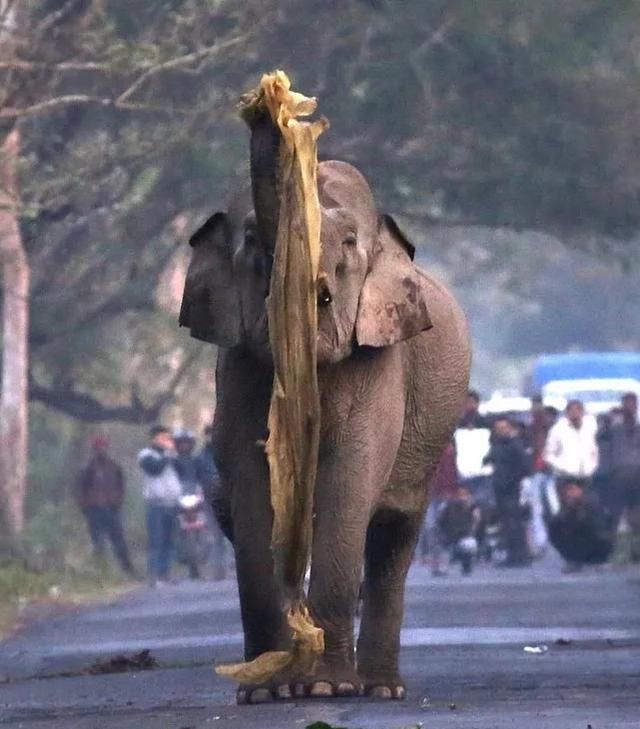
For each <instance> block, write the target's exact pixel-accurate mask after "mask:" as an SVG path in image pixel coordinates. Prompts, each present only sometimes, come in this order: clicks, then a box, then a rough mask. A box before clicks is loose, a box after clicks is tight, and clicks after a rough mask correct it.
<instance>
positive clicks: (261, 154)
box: [249, 109, 282, 255]
mask: <svg viewBox="0 0 640 729" xmlns="http://www.w3.org/2000/svg"><path fill="white" fill-rule="evenodd" d="M249 128H250V130H251V141H250V155H251V191H252V194H253V205H254V210H255V213H256V223H257V226H258V234H259V236H260V240H261V241H262V243H263V245H264V246H265V248H266V250H267V252H268V253H269V255H273V253H274V251H275V247H276V236H277V233H278V216H279V211H280V194H279V190H278V183H277V179H278V165H279V158H280V144H281V141H282V137H281V134H280V130H279V129H278V127H277V126H276V124H274V123H273V121H272V119H271V116H270V114H269V112H268V111H267V110H266V109H265V110H261V111H260V112H258V113H256V114H255V115H254V116H253V118H252V119H251V121H250V122H249Z"/></svg>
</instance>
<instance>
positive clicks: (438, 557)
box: [420, 442, 459, 577]
mask: <svg viewBox="0 0 640 729" xmlns="http://www.w3.org/2000/svg"><path fill="white" fill-rule="evenodd" d="M428 488H429V506H428V508H427V513H426V514H425V518H424V526H423V529H422V534H421V535H420V556H421V561H422V564H424V565H428V566H429V567H430V568H431V574H432V575H433V576H434V577H439V576H441V575H445V574H446V552H447V550H446V548H445V546H444V544H443V539H442V535H441V534H440V530H439V527H438V517H439V516H440V514H441V512H442V511H443V509H444V508H445V507H446V505H447V504H448V503H449V501H450V500H452V499H455V498H456V497H457V496H458V492H459V485H458V470H457V468H456V452H455V447H454V444H453V442H451V443H449V445H448V446H447V447H446V449H445V451H444V453H443V454H442V456H441V457H440V462H439V463H438V468H437V469H436V472H435V474H434V476H433V477H432V479H431V481H430V482H429V485H428Z"/></svg>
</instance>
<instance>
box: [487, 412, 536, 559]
mask: <svg viewBox="0 0 640 729" xmlns="http://www.w3.org/2000/svg"><path fill="white" fill-rule="evenodd" d="M484 460H485V462H486V463H491V464H492V465H493V489H494V492H495V498H496V509H497V511H498V516H499V519H500V533H501V536H502V541H503V545H504V549H505V551H506V557H505V560H504V561H503V562H501V563H499V564H498V565H497V566H500V567H526V566H528V565H530V564H531V555H530V554H529V548H528V546H527V538H526V530H525V525H524V520H523V517H522V510H521V507H520V483H521V482H522V479H523V478H524V477H525V476H526V475H527V474H528V472H529V463H528V458H527V454H526V452H525V449H524V446H523V444H522V443H521V442H520V438H518V437H517V433H516V428H515V427H514V425H513V423H512V422H511V421H510V420H509V418H507V417H505V416H499V417H498V418H497V419H496V421H495V423H494V424H493V438H492V443H491V449H490V450H489V453H487V455H486V456H485V459H484Z"/></svg>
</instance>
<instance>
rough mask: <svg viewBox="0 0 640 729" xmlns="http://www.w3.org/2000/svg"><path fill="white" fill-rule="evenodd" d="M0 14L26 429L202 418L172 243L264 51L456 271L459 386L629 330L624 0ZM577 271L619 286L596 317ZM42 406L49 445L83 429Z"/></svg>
mask: <svg viewBox="0 0 640 729" xmlns="http://www.w3.org/2000/svg"><path fill="white" fill-rule="evenodd" d="M0 20H1V22H0V26H1V29H2V42H3V49H4V51H3V54H4V55H2V56H1V57H0V125H1V129H0V131H1V132H2V138H3V139H4V138H6V136H7V134H8V133H9V132H10V131H11V130H12V129H14V128H17V129H18V130H19V132H20V135H21V140H22V142H21V149H20V156H19V161H18V173H19V190H18V192H19V194H18V198H19V200H20V207H19V209H18V210H17V214H18V218H19V225H20V233H21V236H22V241H23V245H24V248H25V251H26V254H27V257H28V262H29V264H30V266H31V272H32V289H31V302H30V323H29V347H30V354H31V356H30V367H29V380H30V387H29V393H30V397H31V399H32V401H38V402H39V403H43V404H46V406H47V408H49V412H48V413H47V414H46V415H45V412H47V411H45V410H43V409H42V408H40V407H37V408H34V409H33V412H34V413H36V414H37V418H36V421H34V422H32V428H34V429H36V430H37V432H38V436H39V438H41V439H42V438H44V439H45V440H47V438H48V436H46V434H44V432H43V428H44V426H45V424H48V423H52V422H53V420H52V417H53V416H52V415H51V411H52V410H54V411H55V412H58V413H65V414H67V415H70V416H73V417H74V418H75V419H76V421H78V422H80V423H109V422H113V421H114V420H117V421H120V422H122V423H129V424H142V423H144V422H148V421H150V420H153V419H155V418H157V417H160V415H161V413H163V412H164V413H167V412H169V411H168V408H175V405H173V404H172V403H173V402H175V399H176V396H177V397H178V399H180V401H181V402H182V401H183V399H184V398H185V397H186V395H187V394H188V395H189V396H190V397H191V400H190V404H189V407H188V408H187V407H184V408H183V409H182V410H180V409H178V410H174V411H172V412H174V413H175V415H174V416H172V417H175V419H176V420H185V419H187V420H188V419H190V418H192V419H193V422H196V421H198V418H195V417H194V416H192V415H190V412H191V410H193V409H196V410H197V409H198V407H199V408H200V410H199V412H200V411H201V412H203V413H205V412H207V413H209V412H210V402H211V398H212V395H211V393H210V389H211V369H212V359H213V356H214V353H213V351H212V350H211V348H204V349H200V348H199V347H198V345H197V344H196V343H195V342H193V341H190V340H189V339H188V338H187V337H186V335H184V333H181V332H179V331H177V329H176V324H175V315H176V309H177V305H178V300H179V296H180V292H181V279H182V275H183V272H184V267H185V262H186V257H187V253H188V251H187V248H186V246H185V245H184V242H185V239H186V238H187V237H188V234H189V231H191V230H193V229H194V228H195V227H196V226H197V224H198V223H199V222H200V221H201V220H202V219H203V218H204V217H205V216H207V215H209V214H210V213H211V212H212V211H213V210H214V209H215V208H216V207H218V206H221V205H223V204H224V201H225V198H226V197H227V194H228V190H229V189H230V188H231V187H233V181H234V180H237V179H239V178H240V177H242V175H243V174H244V173H245V171H246V147H247V144H246V132H245V130H244V129H243V127H242V125H241V124H240V123H239V122H237V120H236V113H235V103H236V99H237V97H238V94H239V93H240V92H241V91H242V90H244V89H246V88H249V87H251V86H253V85H254V84H255V82H256V79H257V78H258V76H259V74H260V73H262V72H263V71H265V70H267V69H271V68H273V67H283V68H285V69H286V70H287V71H289V72H290V73H291V75H292V76H293V78H294V81H295V83H296V85H297V86H299V87H300V88H302V89H304V90H305V92H307V93H315V94H317V95H318V96H319V97H320V99H321V108H322V111H323V113H325V114H326V115H327V116H328V117H329V118H330V120H331V123H332V127H331V129H330V130H329V132H328V133H327V134H325V135H323V139H322V141H321V150H320V151H321V154H322V156H323V157H325V158H331V157H335V158H340V159H346V160H347V161H350V162H353V163H354V164H356V165H357V166H358V167H359V168H360V169H361V170H362V171H363V172H364V173H365V174H366V175H367V176H368V178H369V179H370V180H371V181H372V184H373V187H374V189H375V193H376V197H377V200H378V201H379V203H380V207H381V209H383V210H388V211H390V212H393V213H394V214H396V215H398V216H399V218H400V219H401V221H402V222H403V224H405V225H406V226H407V227H409V228H410V229H411V231H412V233H413V236H414V238H415V240H416V243H417V244H418V245H419V246H420V247H421V255H422V257H423V259H424V260H425V261H426V262H427V264H428V265H430V266H431V267H435V268H437V269H438V270H439V271H440V272H441V274H442V275H443V276H444V277H445V278H447V279H448V280H449V281H450V282H451V284H452V285H453V286H454V287H455V288H456V291H457V293H458V295H459V296H460V297H461V298H462V299H463V301H464V302H465V305H466V308H467V311H468V313H469V317H470V320H471V323H472V329H473V332H474V335H475V340H476V341H475V348H476V352H477V356H476V363H477V365H476V370H475V375H476V378H477V380H478V381H479V382H480V383H481V384H482V386H484V387H489V386H490V385H492V384H494V381H495V379H496V378H495V373H496V372H497V371H500V372H501V373H502V375H501V378H503V379H504V380H505V381H508V382H510V383H515V382H516V381H517V377H518V370H517V368H521V367H522V366H524V361H525V359H526V357H528V356H530V355H531V354H532V353H533V352H534V351H535V350H537V349H557V348H563V347H567V346H572V347H579V348H591V347H602V348H605V347H622V346H624V347H629V348H633V347H636V348H637V347H638V345H639V343H638V339H637V336H635V335H634V334H633V331H634V326H633V322H636V321H637V314H636V313H635V309H634V308H633V306H632V305H633V302H634V301H635V299H634V297H633V292H634V291H636V290H637V289H638V280H637V276H636V274H627V275H625V274H623V273H621V270H620V268H617V267H615V266H620V265H621V264H622V265H623V266H627V267H628V268H629V267H631V268H633V266H634V264H635V260H634V258H635V259H637V255H638V254H637V250H638V248H637V234H638V227H639V225H640V217H639V216H640V213H639V212H638V211H639V210H640V206H639V205H638V198H639V186H640V182H639V181H640V154H639V152H640V149H639V148H638V147H639V144H640V142H639V137H638V135H637V131H636V128H637V123H636V122H637V118H638V110H639V109H638V104H639V103H640V102H639V101H638V95H637V93H636V91H637V88H638V74H639V70H638V64H637V61H636V59H637V54H638V38H640V32H639V31H640V7H639V6H638V4H637V3H634V2H632V0H619V2H617V3H615V4H612V3H609V2H606V1H605V0H566V1H565V2H563V3H557V2H552V1H551V0H540V1H539V2H537V3H535V4H529V5H526V6H525V5H523V4H522V3H521V2H518V1H517V0H495V2H492V3H478V2H476V1H475V0H430V2H428V3H425V2H423V1H422V0H404V1H403V2H402V3H397V2H394V3H392V2H390V0H376V2H371V1H365V0H347V1H346V2H338V1H337V0H328V1H327V0H325V1H324V2H319V1H318V0H311V1H310V2H305V3H299V2H294V0H281V2H278V3H275V2H273V1H272V0H260V2H258V0H247V2H244V3H241V4H240V3H237V2H235V1H233V0H139V2H136V3H135V8H134V7H133V4H132V3H130V2H126V0H23V2H21V3H17V2H15V1H14V0H4V1H3V2H2V3H0ZM9 37H10V38H11V43H10V44H9V45H8V46H7V39H8V38H9ZM9 51H10V52H9ZM558 241H560V242H558ZM563 245H564V248H563V247H562V246H563ZM575 250H580V251H586V252H587V253H591V254H593V255H594V256H596V257H591V258H583V257H582V254H578V253H575V252H574V251H575ZM597 256H599V257H600V258H597ZM607 258H608V259H612V260H614V261H615V262H616V264H615V266H614V267H608V268H607V269H606V272H605V268H603V267H602V265H601V263H599V261H602V260H605V259H607ZM587 271H590V273H589V274H588V275H587V273H586V272H587ZM578 276H581V278H579V279H578V278H577V277H578ZM590 277H591V278H590ZM589 281H590V283H585V282H589ZM602 281H607V282H608V283H607V285H610V286H612V287H614V288H615V290H616V291H618V292H620V291H624V292H628V303H629V306H627V307H625V310H624V314H625V316H626V317H627V321H629V322H630V324H629V326H628V327H627V329H628V331H626V332H623V333H622V334H621V333H620V331H619V329H620V325H619V324H618V322H619V319H618V320H616V318H615V314H614V310H615V307H614V306H612V305H608V304H607V303H606V302H605V301H604V298H605V297H606V293H605V291H604V289H603V286H601V285H599V282H602ZM8 286H9V284H8V283H5V284H4V288H5V291H4V293H3V295H4V297H5V299H6V297H7V295H8V291H9V288H8ZM576 286H577V287H578V288H579V290H580V291H582V290H585V291H589V292H590V294H589V296H588V297H587V296H586V294H585V295H584V296H582V298H580V297H578V298H576V297H575V296H573V297H572V296H571V295H569V294H568V293H566V291H567V290H568V289H570V288H572V287H573V288H575V287H576ZM596 310H597V311H596ZM581 312H584V317H583V316H582V314H581ZM597 312H600V313H599V314H598V313H597ZM602 312H608V313H607V315H606V316H604V315H602ZM618 313H619V312H618ZM550 321H552V322H553V326H550V325H549V322H550ZM497 323H499V324H500V326H497ZM635 331H637V327H635ZM5 348H6V343H5ZM185 378H188V379H187V380H185ZM185 381H188V382H189V383H194V382H197V383H198V386H197V387H189V392H188V393H187V392H186V391H185V388H184V386H183V384H182V383H184V382H185ZM198 403H206V406H207V407H205V408H204V409H203V407H204V406H203V405H200V406H198ZM202 417H204V415H203V416H202ZM55 422H56V423H64V427H63V428H62V430H63V431H64V432H65V433H68V448H69V449H70V450H69V453H71V452H72V451H73V452H75V450H77V443H76V440H74V439H77V436H74V435H73V433H76V434H77V433H80V432H82V430H83V428H84V426H83V425H81V424H78V422H76V424H75V425H73V426H72V425H68V422H70V421H66V420H63V419H62V416H60V419H59V420H57V421H55ZM47 427H49V425H47ZM65 437H67V436H65ZM53 440H54V439H53V438H52V442H53ZM74 449H75V450H74ZM63 450H64V449H63ZM36 460H37V459H35V456H34V458H32V459H31V463H32V469H34V470H33V473H34V474H36V473H40V472H41V471H40V468H39V466H38V464H37V463H36ZM63 461H64V459H63V458H62V457H61V458H60V464H61V465H60V468H61V469H62V468H63ZM56 462H57V461H56ZM33 478H34V479H35V478H36V476H35V475H34V476H33ZM60 483H62V479H60ZM47 493H49V492H47ZM34 508H35V506H34Z"/></svg>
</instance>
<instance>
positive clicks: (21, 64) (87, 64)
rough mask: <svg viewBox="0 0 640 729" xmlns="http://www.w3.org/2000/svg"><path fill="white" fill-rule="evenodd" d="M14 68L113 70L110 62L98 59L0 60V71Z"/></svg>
mask: <svg viewBox="0 0 640 729" xmlns="http://www.w3.org/2000/svg"><path fill="white" fill-rule="evenodd" d="M6 69H15V70H18V71H41V70H46V71H113V70H115V69H114V66H113V64H110V63H101V62H98V61H63V62H62V63H46V62H44V61H21V60H19V59H17V58H16V59H14V60H8V61H0V71H2V70H6Z"/></svg>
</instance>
